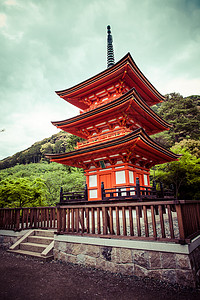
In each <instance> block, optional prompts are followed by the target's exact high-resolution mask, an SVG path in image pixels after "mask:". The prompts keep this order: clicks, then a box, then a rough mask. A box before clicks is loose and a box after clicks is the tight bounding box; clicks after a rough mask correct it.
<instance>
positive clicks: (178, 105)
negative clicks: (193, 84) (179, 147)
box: [153, 93, 200, 147]
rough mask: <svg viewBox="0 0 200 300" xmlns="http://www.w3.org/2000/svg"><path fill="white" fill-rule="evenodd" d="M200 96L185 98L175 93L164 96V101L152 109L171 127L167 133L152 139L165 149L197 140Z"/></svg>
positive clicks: (199, 126)
mask: <svg viewBox="0 0 200 300" xmlns="http://www.w3.org/2000/svg"><path fill="white" fill-rule="evenodd" d="M199 101H200V96H190V97H185V98H183V96H181V95H180V94H177V93H172V94H168V95H166V101H164V102H163V103H162V104H161V105H160V104H159V106H155V107H153V109H154V110H155V111H156V112H157V113H158V114H159V115H160V116H161V117H162V118H163V119H164V120H166V121H167V122H168V123H170V124H172V125H173V127H172V129H170V130H169V131H168V132H164V133H159V134H156V135H154V136H153V138H154V139H155V140H156V141H157V142H159V143H161V144H162V145H164V146H166V147H170V146H172V145H174V144H175V142H180V141H181V140H183V139H186V138H187V139H194V140H199V136H200V110H199Z"/></svg>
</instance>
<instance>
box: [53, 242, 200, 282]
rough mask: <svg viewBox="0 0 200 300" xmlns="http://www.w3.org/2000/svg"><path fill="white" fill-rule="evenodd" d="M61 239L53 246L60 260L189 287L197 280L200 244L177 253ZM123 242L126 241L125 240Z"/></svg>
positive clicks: (55, 255)
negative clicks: (191, 249)
mask: <svg viewBox="0 0 200 300" xmlns="http://www.w3.org/2000/svg"><path fill="white" fill-rule="evenodd" d="M58 239H59V237H58V238H57V240H56V241H55V247H54V259H57V260H61V261H64V262H69V263H74V264H80V265H84V266H87V267H93V268H97V269H103V270H105V271H110V272H113V273H122V274H125V275H134V276H138V277H149V278H154V279H158V280H162V281H165V282H170V283H172V284H179V285H183V286H188V287H195V286H196V283H198V278H197V277H198V274H197V273H198V272H199V271H198V270H199V264H200V260H199V257H200V247H198V248H196V250H194V251H195V252H194V251H193V252H192V253H191V254H189V253H185V252H187V251H185V248H183V249H184V251H182V253H176V252H163V251H158V250H156V251H152V250H146V249H145V250H144V249H143V250H141V249H131V248H124V245H123V247H122V248H121V247H119V246H117V247H115V246H113V245H112V246H106V245H95V244H90V243H89V239H88V244H87V243H86V242H84V243H75V242H68V241H63V238H62V241H59V240H58ZM108 241H109V240H108ZM121 243H122V244H123V240H122V241H121ZM126 243H127V241H126ZM148 243H149V242H148ZM154 243H156V242H154ZM108 244H109V243H108ZM150 244H152V243H151V242H150V243H149V248H151V245H150ZM178 246H180V245H178ZM185 246H186V245H185ZM177 252H181V251H180V250H179V251H177Z"/></svg>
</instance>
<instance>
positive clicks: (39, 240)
mask: <svg viewBox="0 0 200 300" xmlns="http://www.w3.org/2000/svg"><path fill="white" fill-rule="evenodd" d="M52 241H53V238H51V237H45V236H39V235H38V236H37V235H32V236H29V237H28V242H29V243H36V244H44V245H49V244H50V243H51V242H52Z"/></svg>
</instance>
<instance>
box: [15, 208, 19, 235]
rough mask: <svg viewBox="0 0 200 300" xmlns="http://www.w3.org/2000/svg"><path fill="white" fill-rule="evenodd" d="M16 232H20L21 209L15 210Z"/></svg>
mask: <svg viewBox="0 0 200 300" xmlns="http://www.w3.org/2000/svg"><path fill="white" fill-rule="evenodd" d="M15 230H16V231H18V230H20V208H15Z"/></svg>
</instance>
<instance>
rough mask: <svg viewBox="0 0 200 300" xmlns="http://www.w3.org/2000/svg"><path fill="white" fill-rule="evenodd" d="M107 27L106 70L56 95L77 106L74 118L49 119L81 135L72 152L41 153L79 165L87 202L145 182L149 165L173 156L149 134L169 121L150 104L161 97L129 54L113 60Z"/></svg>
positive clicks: (56, 159) (162, 97)
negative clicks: (106, 190)
mask: <svg viewBox="0 0 200 300" xmlns="http://www.w3.org/2000/svg"><path fill="white" fill-rule="evenodd" d="M107 29H108V44H107V62H108V64H107V66H108V67H107V69H105V70H104V71H103V72H101V73H99V74H97V75H95V76H93V77H91V78H89V79H87V80H85V81H83V82H81V83H79V84H77V85H75V86H73V87H71V88H69V89H65V90H62V91H57V92H56V93H57V95H58V96H60V97H61V98H63V99H64V100H66V101H68V102H69V103H71V104H73V105H75V106H76V107H78V108H80V114H79V115H78V116H75V117H73V118H70V119H67V120H63V121H58V122H52V123H53V125H55V126H56V127H57V128H59V129H62V130H64V131H66V132H69V133H71V134H74V135H76V136H79V137H82V138H84V139H85V141H84V142H82V143H78V144H77V147H76V150H74V151H71V152H67V153H61V154H48V155H46V156H47V157H48V158H50V160H51V161H54V162H58V163H61V164H65V165H68V166H73V167H78V168H83V169H84V171H85V176H86V183H87V187H88V200H100V199H101V183H102V182H104V187H105V188H120V187H123V186H134V185H135V184H136V178H137V177H138V178H139V181H140V184H141V185H142V186H146V187H148V186H150V182H149V169H150V168H151V167H152V166H154V165H157V164H162V163H165V162H170V161H173V160H177V158H178V155H176V154H174V153H172V152H171V151H168V150H166V149H165V148H163V147H162V146H161V145H159V144H158V143H156V142H155V141H153V140H152V139H151V138H150V137H149V136H150V135H152V134H155V133H158V132H161V131H163V130H169V129H170V127H171V125H169V124H168V123H167V122H165V121H164V120H162V119H161V118H160V117H159V116H158V115H157V114H156V113H155V112H154V111H153V110H152V109H151V108H150V107H151V106H152V105H154V104H157V103H160V102H162V100H164V96H162V95H161V94H160V93H159V92H158V91H157V90H156V89H155V87H154V86H153V85H152V84H151V83H150V82H149V81H148V79H147V78H146V77H145V76H144V74H143V73H142V72H141V71H140V70H139V68H138V67H137V65H136V64H135V62H134V60H133V58H132V57H131V55H130V53H128V54H126V55H125V56H124V57H123V58H122V59H121V60H120V61H118V62H117V63H114V55H113V46H112V36H111V31H110V26H108V27H107Z"/></svg>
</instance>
